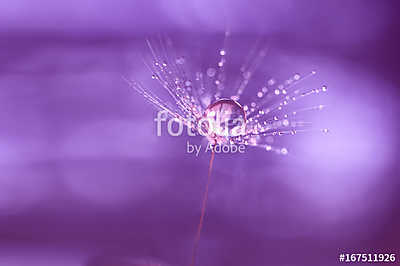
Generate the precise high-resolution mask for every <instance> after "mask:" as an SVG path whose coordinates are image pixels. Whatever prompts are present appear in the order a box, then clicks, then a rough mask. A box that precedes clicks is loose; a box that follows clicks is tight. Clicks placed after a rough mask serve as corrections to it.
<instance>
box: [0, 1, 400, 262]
mask: <svg viewBox="0 0 400 266" xmlns="http://www.w3.org/2000/svg"><path fill="white" fill-rule="evenodd" d="M398 10H399V4H398V3H397V1H361V0H358V1H340V2H337V1H294V0H284V1H278V0H270V1H227V0H226V1H211V0H210V1H208V0H194V1H178V0H158V1H142V0H136V1H77V0H72V1H48V0H44V1H41V2H37V1H36V2H35V1H27V0H15V1H11V0H9V1H2V2H1V3H0V118H1V122H2V123H1V126H0V128H1V130H0V265H1V266H3V265H4V266H28V265H29V266H30V265H32V266H64V265H68V266H69V265H71V266H78V265H79V266H81V265H82V266H111V265H113V266H114V265H119V266H120V265H123V266H125V265H139V264H137V263H139V262H133V261H134V260H137V259H148V260H150V261H154V262H155V261H159V262H160V263H164V264H165V265H171V266H179V265H188V262H189V261H190V252H191V247H192V241H193V238H194V234H195V229H196V225H197V222H198V218H199V213H200V199H201V195H202V191H203V189H204V184H205V177H206V172H207V167H208V159H209V157H208V156H207V155H202V156H200V157H198V158H196V157H195V156H193V155H191V154H187V153H186V152H185V148H186V147H185V145H186V140H187V138H185V137H181V138H174V137H170V136H162V137H157V136H156V134H155V123H154V121H153V119H154V115H155V110H154V109H153V108H152V106H150V105H149V104H147V103H146V102H145V101H144V100H143V99H142V97H141V96H140V95H138V94H136V93H135V92H134V91H133V90H131V89H130V88H129V87H128V85H127V84H126V83H125V82H124V81H123V79H122V76H123V75H133V76H135V77H136V78H139V79H148V78H149V75H150V74H149V73H148V72H147V71H146V69H145V68H144V67H143V65H142V64H141V62H140V60H139V59H140V57H139V56H137V55H138V54H141V53H143V51H145V49H143V47H144V41H145V37H147V36H154V35H156V34H158V33H160V32H161V33H165V34H166V35H169V36H171V37H172V39H173V40H174V42H175V43H176V45H177V47H178V48H179V50H180V51H182V52H183V53H186V54H189V55H192V56H193V60H192V61H190V64H192V66H207V65H210V64H214V63H215V60H214V59H215V57H214V54H213V53H215V52H216V51H217V49H218V48H220V46H221V42H222V37H223V31H224V29H225V26H226V25H228V26H229V28H230V29H231V31H232V33H233V36H234V37H233V40H232V42H231V43H230V47H231V49H232V51H234V53H235V54H236V55H237V57H238V58H241V57H243V56H245V55H246V54H247V53H248V49H249V47H251V45H252V43H254V41H255V40H257V38H258V37H259V36H260V35H265V36H268V37H269V40H270V45H271V49H270V54H269V55H268V56H267V60H266V61H265V63H264V64H263V66H262V71H264V72H261V73H268V75H270V74H271V75H276V76H278V77H283V78H285V77H288V76H289V75H291V74H293V73H295V72H303V73H304V72H307V71H310V70H312V69H317V70H318V75H317V78H316V79H315V80H314V81H313V82H314V83H309V84H310V85H312V84H319V85H322V84H326V85H328V87H329V94H328V95H327V96H325V98H324V100H325V102H326V103H327V105H328V106H329V108H328V110H327V111H326V112H324V113H321V114H317V115H316V116H315V117H314V118H315V121H316V122H317V123H320V124H323V125H325V126H328V127H329V128H330V129H331V134H329V135H327V136H321V135H318V134H308V135H304V136H299V137H298V138H296V139H295V140H288V141H287V142H286V143H288V145H289V147H290V150H291V153H290V156H284V157H282V156H277V155H274V154H271V153H266V152H265V151H261V150H255V149H254V150H251V149H248V150H247V152H246V153H245V154H243V155H229V156H223V155H220V156H217V157H216V161H215V171H214V174H213V181H212V184H211V190H210V200H209V206H208V212H207V216H206V221H205V225H204V226H205V227H204V234H203V237H202V240H201V242H200V249H199V260H198V261H199V263H198V265H207V266H214V265H215V266H221V265H229V266H234V265H241V266H243V265H260V266H264V265H274V266H275V265H276V266H292V265H293V266H297V265H299V266H303V265H304V266H306V265H307V266H310V265H318V266H331V265H340V263H339V262H338V255H339V253H371V252H372V253H374V252H375V253H378V252H383V253H397V255H398V256H400V240H399V239H400V229H399V223H400V212H399V210H400V205H399V204H400V198H399V192H400V186H399V185H400V181H399V180H400V179H399V177H400V174H399V167H398V158H399V157H398V156H399V150H398V147H399V137H398V132H399V130H400V128H399V106H398V99H399V98H398V97H399V96H400V95H399V94H400V93H399V87H400V78H399V62H400V54H399V51H398V49H399V47H400V39H399V36H400V35H399V31H398V29H399V28H400V20H399V18H398ZM204 54H205V56H204ZM231 66H232V67H236V68H238V67H239V66H240V62H239V60H238V62H236V61H233V62H232V63H231ZM253 89H254V91H255V88H253ZM254 91H253V92H254ZM193 141H195V142H198V143H200V142H201V139H195V140H193ZM398 259H400V258H398ZM135 263H136V264H135ZM140 265H142V264H140Z"/></svg>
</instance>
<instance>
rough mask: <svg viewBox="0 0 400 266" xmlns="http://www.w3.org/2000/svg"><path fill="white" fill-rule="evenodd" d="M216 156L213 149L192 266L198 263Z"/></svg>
mask: <svg viewBox="0 0 400 266" xmlns="http://www.w3.org/2000/svg"><path fill="white" fill-rule="evenodd" d="M214 157H215V152H214V150H212V153H211V158H210V163H209V166H208V177H207V184H206V189H205V191H204V194H203V201H202V205H201V215H200V221H199V225H198V227H197V233H196V238H195V239H194V245H193V253H192V263H191V264H190V265H191V266H194V265H195V263H196V255H197V250H198V247H199V241H200V236H201V231H202V228H203V221H204V216H205V214H206V207H207V199H208V188H209V186H210V181H211V172H212V167H213V163H214Z"/></svg>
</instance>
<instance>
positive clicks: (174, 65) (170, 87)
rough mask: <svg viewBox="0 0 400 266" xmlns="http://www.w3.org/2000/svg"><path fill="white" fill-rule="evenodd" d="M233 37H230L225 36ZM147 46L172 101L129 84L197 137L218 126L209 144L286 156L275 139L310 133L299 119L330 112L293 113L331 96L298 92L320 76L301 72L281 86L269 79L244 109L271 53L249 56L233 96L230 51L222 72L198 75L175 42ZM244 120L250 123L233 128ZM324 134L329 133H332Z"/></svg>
mask: <svg viewBox="0 0 400 266" xmlns="http://www.w3.org/2000/svg"><path fill="white" fill-rule="evenodd" d="M228 36H229V33H227V34H226V35H225V37H228ZM147 44H148V47H149V49H150V52H151V55H152V58H151V59H150V61H149V62H146V63H145V64H146V66H147V67H148V69H149V70H150V71H151V73H152V78H153V79H154V80H156V81H158V83H159V84H160V85H161V86H162V87H163V88H164V89H165V90H166V91H167V92H168V94H169V95H170V97H171V99H172V101H171V100H161V99H160V98H159V97H158V96H157V94H156V93H155V91H156V90H155V89H146V88H145V86H143V85H142V84H141V83H139V82H137V81H128V82H129V83H130V84H131V86H132V87H133V88H134V89H136V90H137V91H138V92H139V93H141V94H142V95H143V96H144V97H145V98H146V99H148V100H149V101H150V102H151V103H153V104H154V105H156V106H157V107H158V108H160V109H163V110H165V111H167V112H168V114H169V115H170V116H171V117H173V118H175V119H178V120H179V121H181V122H182V123H184V124H185V125H186V126H188V127H189V128H190V129H191V130H192V131H193V132H195V133H198V132H200V131H204V129H207V130H208V129H210V128H211V126H210V125H211V123H213V125H214V126H213V127H212V130H211V131H210V132H208V134H207V138H208V140H209V141H210V142H212V143H213V144H224V143H230V144H244V145H248V146H254V147H260V148H263V149H265V150H266V151H275V152H277V153H279V154H283V155H285V154H287V153H288V150H287V148H285V147H275V146H273V143H274V138H275V137H276V136H282V135H296V134H297V133H299V132H303V131H307V130H309V129H308V128H309V126H310V123H309V122H305V121H302V120H299V119H297V117H298V115H299V114H300V113H303V112H307V111H313V110H322V109H323V108H324V107H325V106H324V105H316V106H311V107H305V108H301V109H295V110H292V109H290V108H288V106H289V105H291V104H292V103H294V102H297V101H299V100H300V99H302V98H305V97H308V96H310V95H313V94H319V93H323V92H326V91H327V87H326V86H325V85H324V86H321V87H319V88H312V89H299V88H298V87H299V86H297V85H298V84H299V83H300V82H302V81H304V80H305V79H308V78H310V77H312V76H313V75H315V74H316V72H315V71H311V72H310V73H308V74H306V75H304V76H302V75H301V74H299V73H296V74H294V75H293V76H292V77H290V78H289V79H287V80H285V81H284V82H283V83H281V84H278V83H277V81H276V80H275V79H273V78H271V79H268V80H267V81H266V83H265V84H264V85H262V86H261V88H260V89H259V90H257V91H256V92H255V97H253V98H254V100H253V101H251V102H250V103H247V104H245V105H241V104H240V100H241V96H242V95H243V93H244V92H245V91H246V89H247V87H248V85H249V82H250V80H251V78H252V76H253V74H254V72H255V71H256V70H257V68H258V66H259V65H260V64H261V63H262V62H263V59H264V57H265V56H266V54H267V49H266V48H263V47H261V48H259V49H253V50H251V51H250V52H249V56H248V60H246V62H245V63H244V64H243V65H242V66H241V68H240V72H239V73H240V74H239V75H238V78H237V77H235V78H237V82H236V84H235V86H234V91H232V89H231V88H230V89H229V90H227V89H226V73H225V65H226V62H227V60H226V55H227V54H228V52H227V51H226V49H225V48H222V49H220V50H219V51H218V55H219V60H218V62H217V64H216V67H209V68H207V69H206V70H205V71H204V72H202V71H196V72H192V71H190V68H189V67H187V66H186V59H185V58H184V57H182V56H177V55H176V54H175V52H174V48H173V46H172V42H171V40H170V39H166V40H164V41H160V42H157V44H153V43H151V42H150V41H148V42H147ZM238 117H240V118H241V119H242V120H243V121H244V123H241V124H232V122H233V121H234V120H235V118H238ZM204 118H207V119H209V120H210V123H209V124H208V126H207V125H206V126H204V123H200V124H201V125H202V126H199V123H198V121H199V120H201V119H204ZM217 118H218V120H217ZM204 127H205V128H204ZM319 130H320V131H321V132H323V133H327V132H328V129H319ZM202 135H204V134H202Z"/></svg>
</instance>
